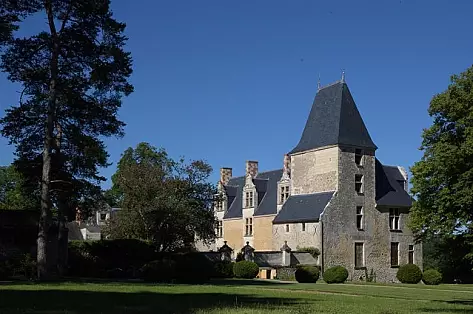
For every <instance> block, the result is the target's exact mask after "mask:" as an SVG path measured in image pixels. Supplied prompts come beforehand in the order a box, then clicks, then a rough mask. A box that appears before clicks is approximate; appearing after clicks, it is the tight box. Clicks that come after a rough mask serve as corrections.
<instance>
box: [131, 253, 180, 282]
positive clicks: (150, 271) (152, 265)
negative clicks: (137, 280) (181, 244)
mask: <svg viewBox="0 0 473 314" xmlns="http://www.w3.org/2000/svg"><path fill="white" fill-rule="evenodd" d="M140 274H141V278H142V279H143V280H145V281H149V282H170V281H172V279H174V278H175V277H176V262H175V261H173V260H171V259H161V260H156V261H152V262H149V263H147V264H145V265H144V266H143V267H142V268H141V269H140Z"/></svg>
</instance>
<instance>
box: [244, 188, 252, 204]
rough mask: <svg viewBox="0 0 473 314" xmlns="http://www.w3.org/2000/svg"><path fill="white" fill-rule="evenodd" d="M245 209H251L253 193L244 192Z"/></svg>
mask: <svg viewBox="0 0 473 314" xmlns="http://www.w3.org/2000/svg"><path fill="white" fill-rule="evenodd" d="M245 207H246V208H248V207H253V191H249V192H246V198H245Z"/></svg>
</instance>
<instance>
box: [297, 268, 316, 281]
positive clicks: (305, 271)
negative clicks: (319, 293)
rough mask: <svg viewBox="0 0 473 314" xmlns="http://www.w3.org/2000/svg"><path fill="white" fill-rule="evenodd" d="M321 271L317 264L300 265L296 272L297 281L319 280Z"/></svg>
mask: <svg viewBox="0 0 473 314" xmlns="http://www.w3.org/2000/svg"><path fill="white" fill-rule="evenodd" d="M319 275H320V271H319V269H318V268H317V267H315V266H301V267H298V268H297V270H296V273H295V276H296V280H297V282H301V283H303V282H307V283H309V282H313V283H315V282H317V280H319Z"/></svg>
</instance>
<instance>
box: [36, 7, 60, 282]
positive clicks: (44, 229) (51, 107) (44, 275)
mask: <svg viewBox="0 0 473 314" xmlns="http://www.w3.org/2000/svg"><path fill="white" fill-rule="evenodd" d="M44 6H45V9H46V13H47V15H48V23H49V28H50V30H51V34H52V36H53V49H52V55H51V63H50V72H51V73H50V74H51V79H50V83H49V99H48V113H47V121H46V127H45V136H44V147H43V169H42V177H41V216H40V221H39V226H38V227H39V228H38V229H39V230H38V251H37V262H38V279H39V280H47V279H49V278H50V273H49V269H48V250H47V246H48V233H49V228H50V226H51V199H50V191H49V187H50V181H51V178H50V175H51V153H52V148H53V136H54V134H53V130H54V113H55V107H56V84H57V82H56V80H57V73H58V71H57V70H58V52H59V49H58V43H57V33H56V27H55V25H54V16H53V12H52V4H51V0H46V1H45V3H44Z"/></svg>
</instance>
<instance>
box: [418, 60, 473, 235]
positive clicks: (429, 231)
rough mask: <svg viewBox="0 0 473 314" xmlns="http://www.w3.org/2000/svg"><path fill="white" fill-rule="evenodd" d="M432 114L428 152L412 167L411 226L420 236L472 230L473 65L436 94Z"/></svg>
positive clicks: (425, 138)
mask: <svg viewBox="0 0 473 314" xmlns="http://www.w3.org/2000/svg"><path fill="white" fill-rule="evenodd" d="M429 115H430V116H431V117H432V118H433V124H432V126H431V127H429V128H428V129H425V130H424V132H423V135H422V138H423V141H422V146H421V149H422V150H423V151H424V155H423V157H422V159H421V160H420V161H418V162H416V163H415V165H414V166H413V167H412V169H411V170H412V174H413V177H412V193H413V194H414V197H415V199H416V201H415V203H414V206H413V208H412V214H411V220H412V221H411V226H412V228H413V229H414V231H416V232H417V234H418V235H420V236H429V235H433V234H436V235H446V236H449V235H453V234H457V235H459V234H463V235H469V234H472V232H471V231H472V230H473V67H470V68H469V69H467V70H466V71H465V72H463V73H461V74H459V75H453V76H452V77H451V84H450V85H449V86H448V88H447V90H446V91H444V92H442V93H440V94H438V95H436V96H435V97H433V99H432V101H431V103H430V107H429Z"/></svg>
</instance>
